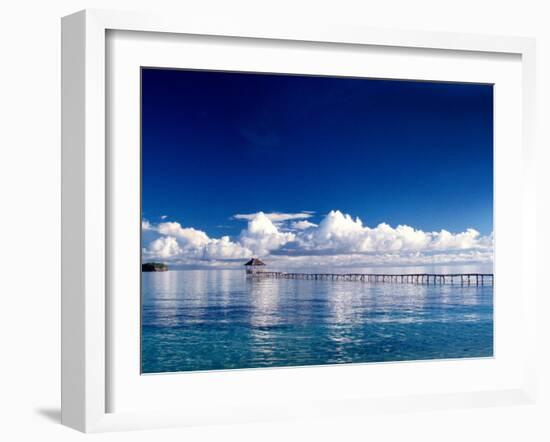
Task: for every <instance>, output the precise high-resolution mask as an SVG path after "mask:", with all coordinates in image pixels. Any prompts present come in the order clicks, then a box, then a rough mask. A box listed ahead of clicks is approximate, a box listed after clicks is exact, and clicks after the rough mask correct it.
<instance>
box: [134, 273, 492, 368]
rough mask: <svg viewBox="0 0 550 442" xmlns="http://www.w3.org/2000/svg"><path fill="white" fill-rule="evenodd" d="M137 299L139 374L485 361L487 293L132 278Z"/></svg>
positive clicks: (225, 276) (183, 276)
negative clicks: (139, 289) (139, 285)
mask: <svg viewBox="0 0 550 442" xmlns="http://www.w3.org/2000/svg"><path fill="white" fill-rule="evenodd" d="M340 272H341V273H345V272H346V270H340ZM142 290H143V293H142V371H143V373H161V372H174V371H188V370H216V369H230V368H251V367H282V366H293V365H294V366H296V365H318V364H341V363H350V362H379V361H403V360H419V359H439V358H464V357H482V356H492V354H493V288H492V286H490V285H485V286H478V287H476V286H469V287H468V286H462V287H461V286H460V285H435V286H434V285H429V286H427V285H413V284H389V283H385V284H374V283H364V282H363V283H362V282H352V281H303V280H284V279H263V280H252V279H247V278H246V276H245V272H244V270H184V271H168V272H158V273H142Z"/></svg>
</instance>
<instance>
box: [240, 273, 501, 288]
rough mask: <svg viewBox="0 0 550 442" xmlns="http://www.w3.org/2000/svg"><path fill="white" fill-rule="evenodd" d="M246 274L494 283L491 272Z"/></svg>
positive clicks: (388, 280) (255, 277)
mask: <svg viewBox="0 0 550 442" xmlns="http://www.w3.org/2000/svg"><path fill="white" fill-rule="evenodd" d="M247 276H248V277H249V278H253V279H263V278H275V279H308V280H316V281H317V280H326V281H328V280H330V281H360V282H368V283H375V284H377V283H382V284H386V283H389V284H425V285H430V284H433V285H435V284H438V285H444V284H454V283H455V278H456V280H457V281H458V280H459V281H460V285H465V284H466V285H471V284H472V283H473V281H474V280H475V284H476V286H479V285H486V284H490V285H493V284H494V275H493V274H492V273H454V274H434V273H415V274H384V273H291V272H290V273H289V272H276V271H257V272H254V273H248V274H247Z"/></svg>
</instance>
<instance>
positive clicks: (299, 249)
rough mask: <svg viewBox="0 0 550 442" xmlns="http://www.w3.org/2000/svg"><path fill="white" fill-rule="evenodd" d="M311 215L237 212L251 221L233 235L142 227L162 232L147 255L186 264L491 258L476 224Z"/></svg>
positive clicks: (175, 226) (489, 244)
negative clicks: (421, 225) (432, 227)
mask: <svg viewBox="0 0 550 442" xmlns="http://www.w3.org/2000/svg"><path fill="white" fill-rule="evenodd" d="M312 216H313V214H312V213H307V212H305V211H304V212H300V213H294V214H289V213H280V212H276V213H263V212H258V213H254V214H249V215H242V214H241V215H235V216H234V218H236V219H244V220H246V221H248V223H247V226H246V228H245V229H243V230H242V231H241V233H240V235H238V236H236V237H233V238H232V237H229V236H222V237H221V238H210V237H209V236H208V235H207V234H206V232H204V231H202V230H198V229H195V228H193V227H184V226H182V225H181V224H180V223H179V222H160V223H159V224H152V223H150V222H149V221H147V220H143V222H142V228H143V230H144V231H148V232H154V233H156V234H157V235H158V238H156V239H154V240H153V241H152V242H151V243H150V244H149V245H148V247H147V248H145V249H144V256H146V257H147V258H151V259H153V258H158V259H167V260H175V261H178V260H179V262H186V263H188V262H190V261H191V262H192V261H193V260H195V261H197V260H200V261H224V260H225V261H231V260H241V259H246V258H250V257H252V256H257V257H264V258H265V257H267V256H270V259H272V260H273V261H277V262H280V261H281V260H286V261H287V262H293V263H296V264H298V263H300V264H304V263H306V262H309V263H315V262H319V263H321V262H322V263H323V265H330V264H331V263H332V264H334V265H343V264H344V263H349V264H350V265H351V264H356V265H359V264H360V263H363V264H369V265H377V264H378V265H391V264H395V265H397V264H406V265H412V264H415V263H417V264H426V263H433V264H439V263H445V264H447V263H453V262H457V263H458V262H484V263H486V262H490V261H492V254H493V236H492V234H491V235H489V236H482V235H480V233H479V232H478V231H476V230H475V229H471V228H470V229H467V230H465V231H463V232H458V233H451V232H449V231H447V230H444V229H443V230H440V231H433V232H429V231H423V230H420V229H415V228H414V227H411V226H407V225H398V226H396V227H392V226H390V225H389V224H386V223H380V224H378V225H377V226H375V227H369V226H367V225H365V224H364V223H363V221H362V220H361V219H360V218H358V217H355V218H354V217H352V216H351V215H349V214H346V213H343V212H341V211H339V210H332V211H330V212H329V213H328V214H327V215H325V216H324V218H323V219H322V220H321V221H320V222H319V224H315V223H313V222H311V221H310V220H309V219H308V218H311V217H312ZM148 234H149V235H150V233H148ZM314 257H315V258H314Z"/></svg>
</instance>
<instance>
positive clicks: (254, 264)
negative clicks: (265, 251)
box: [245, 258, 265, 267]
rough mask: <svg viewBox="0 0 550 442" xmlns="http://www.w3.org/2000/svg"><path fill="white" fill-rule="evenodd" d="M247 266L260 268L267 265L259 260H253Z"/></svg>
mask: <svg viewBox="0 0 550 442" xmlns="http://www.w3.org/2000/svg"><path fill="white" fill-rule="evenodd" d="M245 266H247V267H258V266H265V263H264V262H263V261H262V260H260V259H258V258H252V259H251V260H250V261H248V262H247V263H246V264H245Z"/></svg>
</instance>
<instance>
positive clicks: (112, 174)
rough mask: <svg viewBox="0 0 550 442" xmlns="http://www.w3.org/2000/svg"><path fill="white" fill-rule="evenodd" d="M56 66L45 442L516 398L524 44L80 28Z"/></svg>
mask: <svg viewBox="0 0 550 442" xmlns="http://www.w3.org/2000/svg"><path fill="white" fill-rule="evenodd" d="M62 44H63V97H62V99H63V131H62V132H63V169H62V172H63V189H62V191H63V193H62V195H63V196H62V205H63V214H62V215H63V216H62V217H63V231H62V239H63V245H62V252H63V258H62V259H63V263H62V264H63V265H62V269H63V275H62V290H63V293H62V307H63V312H62V320H63V324H62V350H63V360H62V369H63V373H62V387H63V391H62V421H63V423H64V424H66V425H68V426H71V427H73V428H76V429H78V430H81V431H86V432H89V431H109V430H117V429H137V428H154V427H165V426H185V425H199V424H209V423H219V422H248V421H250V422H253V421H261V420H273V419H285V418H290V417H292V418H295V417H312V416H337V415H342V414H368V413H372V412H380V411H381V410H382V411H384V412H393V411H398V410H416V409H419V408H426V407H428V408H441V407H445V408H453V407H454V408H456V407H475V406H488V405H500V404H510V403H528V402H531V401H533V400H534V395H535V390H536V388H535V376H534V371H535V368H536V367H535V363H534V348H533V344H532V343H533V342H534V339H533V336H534V331H535V324H534V317H535V312H536V297H537V288H536V285H535V282H534V279H533V278H530V277H527V275H528V269H529V268H534V266H535V263H534V260H535V253H533V250H534V248H535V245H536V244H535V238H534V231H535V229H534V228H533V225H534V224H535V214H534V204H535V203H534V194H535V190H536V189H535V184H534V183H535V179H534V176H533V174H532V172H531V171H532V169H531V168H532V165H533V162H534V155H535V148H534V141H533V137H534V131H533V120H534V118H533V117H534V115H533V114H534V110H533V109H534V102H533V97H534V93H535V90H534V86H535V82H534V41H533V40H531V39H524V38H509V37H489V36H475V35H457V34H445V33H434V34H432V33H425V32H413V31H408V32H403V31H399V32H397V31H396V32H389V31H380V30H370V29H352V28H343V27H338V26H332V27H331V26H327V27H326V28H317V27H310V26H306V27H303V28H299V29H293V28H288V27H286V26H282V27H281V26H274V25H271V26H270V25H268V24H265V23H261V24H260V23H256V24H250V23H244V21H243V22H242V23H236V22H232V23H224V24H220V23H213V22H208V21H201V20H196V19H193V20H191V19H190V18H185V19H184V20H180V19H179V18H178V19H176V18H168V17H154V16H151V15H141V14H129V13H113V12H108V11H83V12H79V13H76V14H74V15H71V16H68V17H65V18H64V19H63V39H62ZM511 177H514V178H513V179H511ZM411 379H414V382H411Z"/></svg>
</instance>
